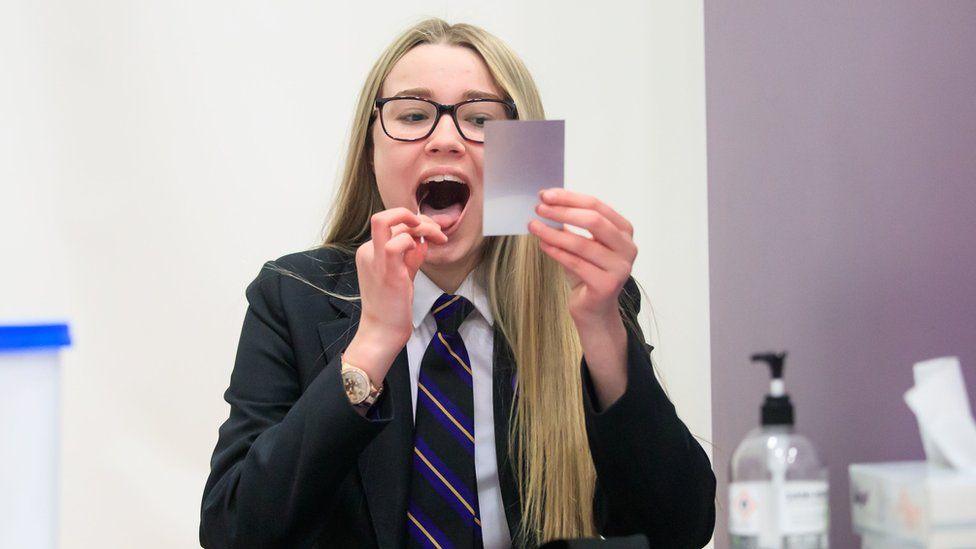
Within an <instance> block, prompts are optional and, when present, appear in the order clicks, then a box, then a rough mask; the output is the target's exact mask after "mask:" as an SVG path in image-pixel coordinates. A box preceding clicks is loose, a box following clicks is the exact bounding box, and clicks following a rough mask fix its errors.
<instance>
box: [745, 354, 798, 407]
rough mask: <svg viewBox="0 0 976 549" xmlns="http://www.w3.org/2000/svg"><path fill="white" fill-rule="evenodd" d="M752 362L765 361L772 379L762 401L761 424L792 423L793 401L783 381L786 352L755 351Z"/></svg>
mask: <svg viewBox="0 0 976 549" xmlns="http://www.w3.org/2000/svg"><path fill="white" fill-rule="evenodd" d="M751 358H752V361H753V362H765V363H766V364H767V365H768V366H769V371H770V374H771V377H772V379H770V381H769V394H768V395H766V401H765V402H763V405H762V408H761V414H760V417H761V419H762V424H763V425H793V403H792V402H790V396H789V395H787V394H786V386H785V384H784V383H783V362H784V361H785V360H786V353H785V352H783V353H771V352H770V353H757V354H754V355H752V357H751Z"/></svg>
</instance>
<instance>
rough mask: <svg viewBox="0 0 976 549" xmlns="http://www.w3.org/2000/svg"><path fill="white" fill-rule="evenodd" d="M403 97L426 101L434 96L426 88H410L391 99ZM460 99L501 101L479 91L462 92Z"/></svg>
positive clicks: (489, 93) (494, 96) (494, 95)
mask: <svg viewBox="0 0 976 549" xmlns="http://www.w3.org/2000/svg"><path fill="white" fill-rule="evenodd" d="M404 95H411V96H414V97H426V98H427V99H430V98H431V97H433V95H434V94H432V93H431V92H430V89H428V88H410V89H409V90H402V91H398V92H397V93H396V94H394V95H393V97H400V96H404ZM461 99H462V100H464V101H467V100H468V99H501V97H498V95H496V94H494V93H491V92H486V91H481V90H468V91H466V92H464V95H462V96H461Z"/></svg>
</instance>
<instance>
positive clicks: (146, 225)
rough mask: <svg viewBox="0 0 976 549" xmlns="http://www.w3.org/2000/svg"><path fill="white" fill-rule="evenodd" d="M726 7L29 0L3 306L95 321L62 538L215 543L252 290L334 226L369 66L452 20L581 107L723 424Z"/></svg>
mask: <svg viewBox="0 0 976 549" xmlns="http://www.w3.org/2000/svg"><path fill="white" fill-rule="evenodd" d="M701 11H702V7H701V5H700V2H664V1H658V2H652V3H646V2H640V1H633V2H620V3H606V2H603V3H600V4H598V5H594V6H592V7H585V6H580V7H568V6H567V5H566V4H565V3H557V2H552V3H548V4H542V3H535V4H533V5H530V6H525V5H523V4H522V3H520V2H501V3H495V4H491V7H490V8H489V7H488V5H487V4H484V3H483V2H474V1H465V2H446V1H444V2H409V3H405V2H388V3H384V4H382V5H377V4H376V3H365V2H349V3H345V4H335V3H330V4H326V3H324V2H320V3H314V4H313V3H302V4H299V3H288V4H285V3H268V2H253V1H252V2H240V1H234V2H231V1H222V2H131V1H121V0H116V1H104V2H68V1H53V0H51V1H48V2H41V3H37V2H28V1H22V2H14V3H10V2H8V3H4V4H3V7H2V8H0V62H2V67H0V69H2V71H3V72H2V73H3V74H4V75H5V79H6V76H7V75H11V76H12V77H11V78H10V79H9V80H8V81H7V82H5V83H4V84H3V85H0V120H2V121H3V122H2V123H0V147H2V148H0V155H2V156H0V159H2V160H0V177H2V195H0V235H3V236H0V254H2V256H0V257H2V258H3V259H2V261H3V266H4V268H3V269H2V270H0V288H3V290H2V294H0V322H5V321H10V320H23V319H25V318H26V319H29V318H35V319H40V318H51V317H59V316H63V317H67V318H69V319H70V321H71V324H72V327H73V332H74V336H75V340H76V345H75V346H74V347H73V349H72V350H71V351H69V352H68V353H67V354H66V355H65V372H64V412H63V413H64V420H63V428H64V448H63V458H62V465H63V466H62V518H61V525H62V531H61V539H62V546H63V547H65V548H76V547H132V546H139V547H145V548H152V547H161V548H162V547H166V548H169V547H191V546H196V545H197V544H198V542H197V527H198V524H199V509H200V499H201V496H202V490H203V485H204V481H205V479H206V477H207V474H208V472H209V458H210V455H211V452H212V450H213V445H214V443H215V442H216V436H217V427H218V425H219V424H220V422H221V421H223V420H224V419H225V418H226V416H227V412H228V408H227V405H226V404H225V403H224V402H223V400H222V394H223V391H224V390H225V388H226V386H227V382H228V379H229V375H230V371H231V368H232V367H233V360H234V354H235V351H236V345H237V338H238V335H239V331H240V325H241V320H242V318H243V313H244V309H245V306H246V303H245V301H244V297H243V292H244V288H245V286H246V284H247V283H248V282H249V281H250V280H251V279H252V278H253V277H254V276H255V275H256V274H257V273H258V269H259V267H260V266H261V264H262V262H263V261H264V260H266V259H271V258H274V257H277V256H279V255H282V254H284V253H287V252H291V251H297V250H299V249H303V248H307V247H310V246H312V245H314V244H315V243H316V242H317V241H318V238H319V233H320V228H321V226H322V223H323V218H324V215H325V213H326V210H327V207H328V201H329V199H330V196H331V191H332V188H333V183H334V180H335V178H336V174H337V173H338V171H339V168H340V166H339V160H340V158H341V153H342V145H343V142H344V141H345V138H346V132H347V129H348V124H349V120H350V117H351V112H352V106H353V103H354V100H355V98H356V94H357V92H358V89H359V86H360V85H361V82H362V79H363V77H364V76H365V74H366V72H367V70H368V68H369V66H370V65H371V63H372V61H373V60H374V58H375V57H376V55H377V54H378V53H379V52H380V51H381V49H382V48H383V47H384V46H385V45H386V43H387V42H388V41H389V40H391V39H392V38H393V36H394V35H395V34H396V33H397V32H398V31H400V30H401V29H403V28H404V27H406V26H408V25H409V24H411V23H412V22H414V21H416V20H419V19H420V18H422V17H423V16H427V15H436V16H441V17H444V18H446V19H447V20H449V21H451V22H456V21H467V22H472V23H476V24H480V25H483V26H484V27H486V28H487V29H488V30H489V31H491V32H494V33H495V34H497V35H499V36H500V37H501V38H502V39H504V40H506V41H507V42H508V43H509V44H510V45H512V47H513V48H514V49H515V50H516V51H517V52H519V53H520V54H521V55H522V56H523V58H524V60H525V61H526V63H527V64H528V66H529V68H530V70H532V71H533V73H534V75H535V77H536V79H537V82H538V84H539V86H540V88H541V91H542V94H543V100H544V102H545V105H546V107H547V111H548V113H549V117H550V118H565V119H566V120H567V166H566V173H567V186H568V187H569V188H572V189H575V190H579V191H582V192H587V193H590V194H594V195H597V196H599V197H600V198H602V199H603V200H605V201H606V202H608V203H609V204H610V205H612V206H614V207H615V208H617V209H618V210H619V211H620V212H621V213H622V214H623V215H624V216H626V217H627V218H628V219H630V220H631V221H632V222H633V223H634V225H635V226H636V238H637V243H638V246H639V247H640V255H639V257H638V260H637V265H636V272H635V276H636V278H637V279H638V280H639V281H640V282H642V284H643V286H644V287H645V289H647V290H648V292H649V293H650V297H651V300H652V303H653V307H654V312H655V315H656V319H657V322H658V332H655V333H654V335H653V336H652V342H653V343H654V344H655V345H656V346H657V350H656V351H655V354H656V357H657V358H658V360H659V364H660V366H661V371H662V374H663V375H664V377H665V381H666V384H667V387H668V390H669V392H670V394H671V396H672V399H673V400H674V401H675V402H676V404H677V406H678V409H679V412H680V414H681V415H682V417H683V418H684V419H685V420H686V422H687V423H688V425H689V427H690V428H691V429H692V431H693V432H694V433H696V434H698V435H700V436H702V437H704V438H706V439H710V438H711V426H710V401H709V394H710V391H709V382H710V374H709V357H708V347H709V346H708V318H707V303H708V295H707V293H708V289H707V272H708V270H707V257H706V250H707V243H706V234H707V227H706V211H707V207H706V196H705V192H706V185H705V183H706V182H705V123H704V114H705V113H704V63H703V46H702V43H703V40H702V20H701V16H702V14H701ZM556 13H558V15H559V20H558V22H556V19H555V17H554V14H556ZM645 328H646V330H645V331H648V333H651V332H650V331H649V330H647V328H649V327H648V326H645ZM707 447H708V446H707V445H706V448H707Z"/></svg>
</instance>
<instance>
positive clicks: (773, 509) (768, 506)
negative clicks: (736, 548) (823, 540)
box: [729, 480, 828, 536]
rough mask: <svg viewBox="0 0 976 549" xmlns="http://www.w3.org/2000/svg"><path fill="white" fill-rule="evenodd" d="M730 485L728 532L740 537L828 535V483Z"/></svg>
mask: <svg viewBox="0 0 976 549" xmlns="http://www.w3.org/2000/svg"><path fill="white" fill-rule="evenodd" d="M781 486H782V489H781V490H776V489H774V487H773V484H772V483H771V482H768V481H751V482H733V483H731V484H730V485H729V532H730V533H731V534H733V535H737V536H769V535H778V536H789V535H795V534H826V533H827V520H828V507H827V482H826V481H822V480H810V481H806V480H803V481H801V480H791V481H787V482H784V483H782V485H781Z"/></svg>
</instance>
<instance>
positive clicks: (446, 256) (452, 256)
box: [424, 227, 483, 266]
mask: <svg viewBox="0 0 976 549" xmlns="http://www.w3.org/2000/svg"><path fill="white" fill-rule="evenodd" d="M459 228H460V227H459ZM459 232H460V231H459ZM451 236H452V237H454V238H456V239H457V240H448V241H447V243H446V244H442V245H438V246H431V247H429V248H428V249H427V257H426V258H425V259H424V263H425V264H427V265H440V266H445V265H451V264H454V263H459V262H463V261H464V260H465V259H466V258H468V257H470V256H471V254H473V253H476V252H477V250H478V248H479V247H480V244H481V241H482V240H483V239H472V238H471V237H470V236H467V235H463V236H462V235H458V234H457V233H455V234H453V235H451ZM472 240H477V241H476V242H472Z"/></svg>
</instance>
